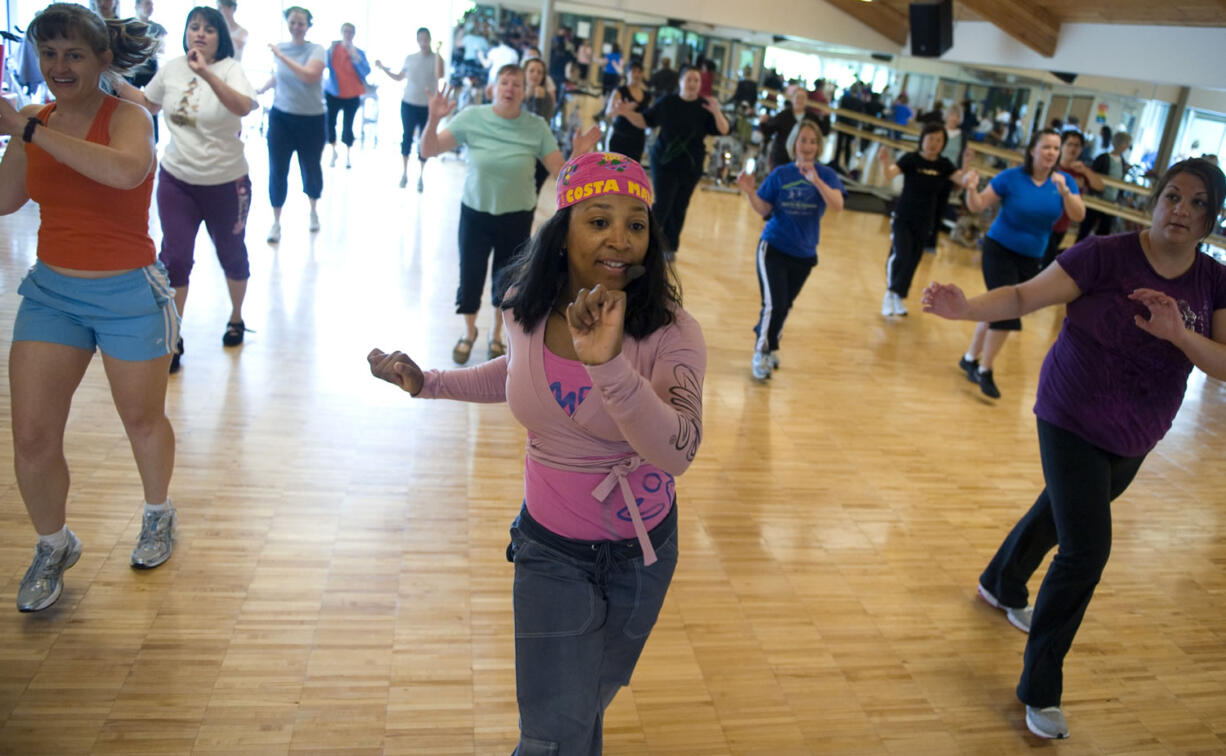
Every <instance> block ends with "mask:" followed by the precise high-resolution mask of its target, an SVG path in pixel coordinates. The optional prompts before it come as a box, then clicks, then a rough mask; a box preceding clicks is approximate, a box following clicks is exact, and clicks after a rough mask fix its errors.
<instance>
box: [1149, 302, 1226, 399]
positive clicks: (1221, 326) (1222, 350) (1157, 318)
mask: <svg viewBox="0 0 1226 756" xmlns="http://www.w3.org/2000/svg"><path fill="white" fill-rule="evenodd" d="M1129 299H1132V300H1134V301H1137V302H1140V303H1141V304H1143V305H1145V306H1146V307H1147V308H1148V309H1149V318H1144V317H1142V316H1140V315H1136V316H1134V322H1135V323H1136V325H1137V328H1140V329H1141V330H1142V331H1145V332H1146V333H1148V334H1150V335H1151V336H1155V337H1157V338H1159V339H1165V340H1167V341H1169V342H1171V343H1172V344H1174V345H1175V346H1177V347H1179V351H1181V352H1183V353H1184V355H1186V356H1187V358H1188V360H1190V361H1191V362H1192V364H1193V365H1195V366H1196V367H1198V368H1200V369H1201V370H1202V371H1204V372H1205V374H1206V375H1208V376H1209V377H1211V378H1216V379H1218V380H1219V381H1226V309H1222V310H1215V311H1214V312H1213V320H1212V323H1211V325H1210V330H1209V334H1210V336H1209V337H1205V336H1202V335H1201V334H1199V333H1197V332H1196V331H1193V330H1192V329H1190V328H1188V327H1187V326H1186V325H1184V320H1183V314H1182V313H1181V312H1180V310H1179V303H1178V302H1176V301H1175V300H1174V298H1172V297H1170V296H1168V295H1166V294H1164V293H1162V292H1160V291H1155V290H1153V289H1137V290H1136V291H1134V292H1133V293H1132V294H1130V295H1129Z"/></svg>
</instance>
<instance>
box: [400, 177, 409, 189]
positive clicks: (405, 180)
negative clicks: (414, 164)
mask: <svg viewBox="0 0 1226 756" xmlns="http://www.w3.org/2000/svg"><path fill="white" fill-rule="evenodd" d="M408 185H409V177H408V176H401V177H400V188H401V189H403V188H405V187H406V186H408Z"/></svg>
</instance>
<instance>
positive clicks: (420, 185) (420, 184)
mask: <svg viewBox="0 0 1226 756" xmlns="http://www.w3.org/2000/svg"><path fill="white" fill-rule="evenodd" d="M425 188H426V184H425V182H423V181H422V180H421V176H418V177H417V193H418V194H421V192H422V190H423V189H425Z"/></svg>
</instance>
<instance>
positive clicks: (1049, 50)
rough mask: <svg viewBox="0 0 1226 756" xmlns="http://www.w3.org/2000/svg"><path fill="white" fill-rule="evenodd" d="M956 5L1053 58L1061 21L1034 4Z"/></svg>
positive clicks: (992, 0) (964, 0)
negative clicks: (962, 6)
mask: <svg viewBox="0 0 1226 756" xmlns="http://www.w3.org/2000/svg"><path fill="white" fill-rule="evenodd" d="M958 2H960V3H961V4H962V5H964V6H965V7H966V8H967V9H969V10H972V11H974V12H975V13H976V14H978V15H979V16H980V17H982V18H983V19H984V20H985V21H990V22H991V23H993V24H995V25H996V26H997V28H999V29H1000V30H1001V31H1003V32H1004V33H1005V34H1008V35H1009V36H1010V37H1013V38H1014V39H1016V40H1017V41H1018V42H1021V43H1022V44H1024V45H1026V46H1027V47H1029V48H1030V49H1031V50H1034V51H1035V52H1037V53H1038V54H1039V55H1043V56H1045V57H1048V58H1050V57H1052V56H1053V55H1055V54H1056V42H1057V41H1058V40H1059V39H1060V21H1059V20H1058V19H1057V18H1055V17H1054V16H1052V14H1051V13H1050V12H1048V11H1047V9H1046V8H1043V7H1041V6H1039V5H1038V3H1036V2H1035V0H958ZM1222 2H1226V0H1222Z"/></svg>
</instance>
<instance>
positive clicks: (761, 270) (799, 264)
mask: <svg viewBox="0 0 1226 756" xmlns="http://www.w3.org/2000/svg"><path fill="white" fill-rule="evenodd" d="M816 266H817V256H816V255H814V256H813V257H808V258H801V257H793V256H792V255H789V254H787V253H786V252H780V251H779V250H777V249H775V248H774V247H772V246H771V245H770V244H767V243H766V240H765V239H763V240H762V241H760V242H758V291H760V292H761V293H762V310H761V312H760V313H759V314H758V323H757V325H755V326H754V327H753V330H754V333H756V334H758V340H757V342H756V343H755V344H754V350H755V351H758V352H773V351H775V350H776V349H778V348H779V334H780V332H781V331H783V321H785V320H787V317H788V313H789V312H790V311H791V309H792V304H793V303H794V302H795V301H796V297H798V296H800V290H801V289H802V288H804V285H805V281H807V280H808V279H809V274H810V273H812V272H813V268H815V267H816Z"/></svg>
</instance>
